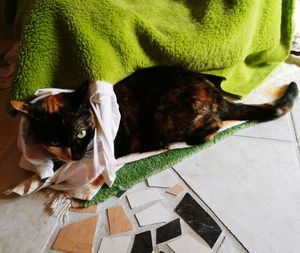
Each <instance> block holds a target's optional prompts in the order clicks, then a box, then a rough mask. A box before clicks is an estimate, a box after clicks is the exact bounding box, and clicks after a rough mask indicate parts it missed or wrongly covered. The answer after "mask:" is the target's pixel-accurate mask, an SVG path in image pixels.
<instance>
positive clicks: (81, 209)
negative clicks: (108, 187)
mask: <svg viewBox="0 0 300 253" xmlns="http://www.w3.org/2000/svg"><path fill="white" fill-rule="evenodd" d="M70 212H76V213H96V212H97V205H92V206H89V207H86V208H84V207H73V208H70Z"/></svg>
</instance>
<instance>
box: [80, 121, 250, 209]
mask: <svg viewBox="0 0 300 253" xmlns="http://www.w3.org/2000/svg"><path fill="white" fill-rule="evenodd" d="M254 124H255V122H254V121H248V122H245V123H242V124H240V125H237V126H234V127H231V128H228V129H226V130H224V131H222V132H220V133H218V134H217V135H216V136H215V138H214V139H213V140H211V141H209V142H206V143H203V144H201V145H198V146H193V147H189V148H183V149H174V150H170V151H168V152H165V153H162V154H159V155H155V156H152V157H149V158H145V159H142V160H139V161H136V162H133V163H128V164H126V165H124V166H123V167H122V168H121V169H120V170H119V171H118V172H117V177H116V180H115V182H114V184H113V186H112V187H111V188H109V187H107V186H106V185H104V186H103V187H102V188H101V189H100V191H99V192H98V193H97V194H96V196H95V197H94V198H93V199H92V200H87V201H82V205H83V206H84V207H88V206H90V205H95V204H98V203H100V202H103V201H105V200H106V199H108V198H109V197H111V196H114V195H116V194H117V193H118V192H119V191H121V190H127V189H129V188H130V187H131V186H133V185H135V184H136V183H139V182H141V181H143V180H145V179H146V178H147V177H149V176H151V175H153V174H155V173H158V172H160V171H162V170H164V169H167V168H170V167H171V166H173V165H175V164H176V163H178V162H180V161H181V160H183V159H184V158H187V157H188V156H190V155H192V154H194V153H196V152H199V151H200V150H202V149H205V148H208V147H210V146H211V145H213V144H215V143H217V142H219V141H220V140H222V139H224V138H225V137H227V136H230V135H232V134H234V133H236V132H237V131H239V130H241V129H244V128H246V127H249V126H251V125H254Z"/></svg>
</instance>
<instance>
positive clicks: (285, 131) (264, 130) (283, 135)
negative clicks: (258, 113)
mask: <svg viewBox="0 0 300 253" xmlns="http://www.w3.org/2000/svg"><path fill="white" fill-rule="evenodd" d="M289 117H290V116H289V115H285V116H283V117H281V118H279V119H276V120H272V121H268V122H263V123H258V124H256V125H254V126H251V127H248V128H246V129H243V130H241V131H239V132H238V133H237V134H236V135H238V136H248V137H257V138H267V139H275V140H282V141H293V140H294V138H293V128H292V125H291V122H290V119H289Z"/></svg>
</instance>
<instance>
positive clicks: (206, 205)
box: [171, 166, 249, 253]
mask: <svg viewBox="0 0 300 253" xmlns="http://www.w3.org/2000/svg"><path fill="white" fill-rule="evenodd" d="M171 168H172V169H173V171H174V172H175V173H176V174H177V175H178V176H179V177H180V178H181V180H182V181H183V182H184V183H185V185H186V186H187V187H188V188H189V189H190V190H191V191H192V192H193V193H194V194H195V195H196V196H197V197H198V198H199V199H200V200H201V202H202V203H203V204H204V205H205V207H206V208H207V209H208V210H209V211H211V213H212V214H213V215H214V216H215V217H216V218H217V219H218V221H219V222H220V223H221V224H222V225H223V226H224V227H225V229H226V230H227V231H228V232H229V233H230V234H231V235H232V237H233V238H234V239H235V240H237V241H238V242H239V244H240V245H241V247H242V248H243V249H244V250H245V251H246V252H248V253H249V250H248V249H247V248H246V247H245V246H244V244H243V243H242V242H241V241H240V240H239V239H238V238H237V237H236V236H235V234H233V232H232V231H231V230H230V229H229V228H228V227H227V226H226V225H225V224H224V223H223V221H221V219H220V218H219V217H218V216H217V214H216V213H215V212H214V211H213V210H212V209H211V208H210V207H209V205H208V204H207V203H206V202H205V201H204V200H203V199H202V198H201V197H200V196H199V195H198V194H197V193H196V192H195V191H194V189H192V188H191V187H190V186H189V185H188V183H187V181H186V180H185V179H184V178H183V177H182V176H181V175H180V174H179V173H178V172H177V171H176V170H175V169H174V167H173V166H171ZM224 238H225V237H224ZM224 240H225V239H224ZM222 243H223V241H222ZM222 243H221V244H222ZM218 250H219V249H218Z"/></svg>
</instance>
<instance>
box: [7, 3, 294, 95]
mask: <svg viewBox="0 0 300 253" xmlns="http://www.w3.org/2000/svg"><path fill="white" fill-rule="evenodd" d="M6 2H10V1H9V0H7V1H6ZM293 3H294V1H293V0H269V1H263V0H238V1H237V0H202V1H197V0H188V1H186V0H185V1H184V0H182V1H180V0H177V1H174V0H84V1H82V0H18V8H17V13H16V19H15V20H16V21H15V34H16V36H17V37H18V38H19V39H20V40H21V53H20V56H21V58H20V60H19V64H18V66H17V70H16V75H15V78H14V81H13V89H12V93H11V94H12V97H13V98H14V99H29V97H31V96H32V95H33V93H34V91H35V90H37V89H39V88H46V87H60V88H75V87H77V86H78V85H79V84H80V83H81V82H82V81H83V80H85V79H92V80H105V81H108V82H112V83H115V82H117V81H119V80H120V79H123V78H124V77H126V76H128V75H129V74H130V73H132V72H133V71H134V70H135V69H136V68H137V67H148V66H152V65H159V64H165V65H174V64H180V65H184V66H186V67H188V68H190V69H193V70H196V71H201V72H206V73H211V74H216V75H219V76H224V77H225V78H226V81H224V82H223V83H222V88H223V89H224V90H225V91H227V92H229V93H233V94H237V95H241V96H244V95H246V94H248V93H249V92H250V91H251V90H252V89H253V88H254V87H256V86H257V85H259V84H260V83H261V82H262V81H263V80H264V79H265V78H266V77H267V76H268V75H269V74H270V73H271V72H272V71H273V70H274V69H275V68H276V67H277V66H278V65H279V63H280V62H282V61H283V60H284V59H285V58H286V56H287V55H288V52H289V47H290V43H291V39H292V17H291V16H292V13H293ZM11 8H12V7H11ZM10 15H12V14H10ZM7 19H9V18H7Z"/></svg>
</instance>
